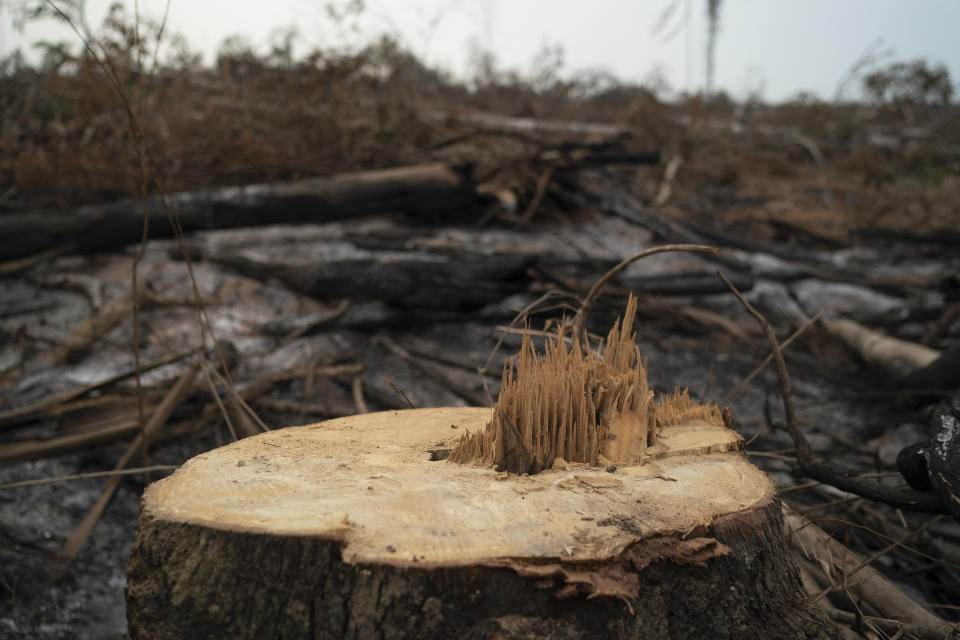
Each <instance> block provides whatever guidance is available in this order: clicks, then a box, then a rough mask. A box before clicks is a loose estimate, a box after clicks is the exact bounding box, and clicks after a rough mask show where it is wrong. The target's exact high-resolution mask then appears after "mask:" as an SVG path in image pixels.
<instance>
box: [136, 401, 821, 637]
mask: <svg viewBox="0 0 960 640" xmlns="http://www.w3.org/2000/svg"><path fill="white" fill-rule="evenodd" d="M491 411H492V410H491V409H489V408H487V409H480V408H439V409H417V410H408V411H390V412H382V413H372V414H364V415H357V416H352V417H347V418H340V419H337V420H330V421H328V422H322V423H319V424H314V425H308V426H303V427H291V428H287V429H282V430H277V431H271V432H268V433H264V434H262V435H259V436H255V437H250V438H247V439H244V440H240V441H239V442H235V443H233V444H230V445H228V446H225V447H222V448H220V449H216V450H214V451H210V452H208V453H205V454H202V455H200V456H197V457H196V458H194V459H192V460H190V461H189V462H187V463H186V464H184V465H183V467H182V468H181V469H179V470H178V471H177V472H176V473H175V474H173V475H172V476H170V477H168V478H165V479H163V480H161V481H159V482H156V483H154V484H153V485H151V486H150V487H149V488H148V489H147V491H146V493H145V495H144V498H143V503H142V507H141V512H140V519H139V523H138V528H137V534H136V541H135V544H134V548H133V551H132V554H131V556H130V561H129V565H128V578H127V592H126V594H127V596H126V597H127V616H128V620H129V627H130V632H131V635H132V637H133V638H136V639H140V640H147V639H150V640H160V639H171V640H173V639H176V640H182V639H184V638H204V639H213V638H230V639H236V638H257V639H261V638H318V639H319V638H444V639H449V638H494V637H495V638H548V637H549V638H571V639H573V638H588V637H589V638H658V639H660V638H690V639H693V638H698V639H699V638H737V639H742V638H831V637H838V636H837V635H836V630H835V628H834V627H832V626H831V625H829V624H828V623H827V622H825V621H824V619H823V618H822V617H821V616H820V615H819V614H818V613H817V612H816V610H815V609H814V608H813V607H812V606H811V605H810V604H809V603H808V601H807V598H806V594H805V592H804V591H803V589H802V587H801V584H800V581H799V578H798V573H797V570H796V568H795V566H794V564H793V562H792V560H791V557H790V555H789V552H788V551H787V548H786V545H785V540H784V536H783V532H782V522H781V513H780V505H779V501H778V499H777V497H776V495H775V488H774V485H773V484H772V482H771V481H770V480H769V479H768V478H767V477H766V476H765V475H764V474H763V473H762V472H761V471H759V470H758V469H756V468H755V467H754V466H752V465H751V464H750V463H749V462H748V461H747V459H746V457H745V456H744V455H743V454H742V453H741V451H740V448H741V446H742V441H741V439H740V438H739V436H738V434H737V433H736V432H734V431H732V430H730V429H728V428H726V427H725V426H723V425H722V424H715V423H712V422H710V421H707V420H685V421H681V423H678V424H674V425H670V426H666V427H664V428H663V429H662V430H661V432H660V434H659V436H658V438H657V440H656V443H655V444H654V445H653V446H651V447H649V449H648V450H647V451H646V452H645V459H644V462H643V464H631V465H617V466H614V465H613V464H606V462H607V461H606V460H605V459H602V464H601V465H600V466H598V465H596V464H591V463H589V462H582V463H573V462H566V461H564V460H562V459H557V460H555V462H554V464H553V465H552V466H551V467H550V468H546V469H543V470H542V471H541V472H540V473H537V474H535V475H527V474H513V473H507V472H506V471H502V472H501V471H497V470H496V468H494V467H492V466H491V465H489V464H487V465H478V464H457V463H455V462H453V461H451V460H449V459H448V456H449V452H450V450H452V449H453V448H454V447H455V446H456V445H457V444H458V442H460V439H461V438H460V437H461V435H462V434H464V433H465V432H466V431H467V430H470V431H472V432H478V431H482V430H483V429H484V428H485V426H487V425H489V424H490V423H491V418H492V416H493V414H492V413H491Z"/></svg>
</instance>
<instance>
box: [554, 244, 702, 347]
mask: <svg viewBox="0 0 960 640" xmlns="http://www.w3.org/2000/svg"><path fill="white" fill-rule="evenodd" d="M665 251H690V252H693V253H709V254H712V255H716V254H717V251H718V250H717V248H716V247H711V246H709V245H705V244H664V245H660V246H659V247H650V248H649V249H646V250H644V251H641V252H640V253H636V254H634V255H632V256H630V257H629V258H626V259H624V260H622V261H621V262H620V264H618V265H617V266H615V267H613V268H612V269H610V270H609V271H607V272H606V273H605V274H603V276H602V277H601V278H600V279H599V280H597V281H596V283H594V285H593V287H591V288H590V292H589V293H587V297H586V298H585V299H584V301H583V304H582V305H580V310H579V311H577V315H575V316H574V318H573V336H574V338H575V339H577V340H580V341H581V342H580V345H581V348H582V349H584V351H589V350H590V347H589V343H588V342H587V330H586V327H587V316H589V315H590V312H591V311H593V305H594V303H596V301H597V297H598V296H599V295H600V292H601V291H602V290H603V287H604V286H606V284H607V283H608V282H610V280H612V279H613V278H614V277H615V276H616V275H617V274H619V273H620V272H621V271H623V270H624V269H626V268H627V267H629V266H630V265H631V264H633V263H634V262H636V261H637V260H642V259H643V258H646V257H647V256H652V255H654V254H657V253H663V252H665Z"/></svg>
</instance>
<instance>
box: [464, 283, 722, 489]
mask: <svg viewBox="0 0 960 640" xmlns="http://www.w3.org/2000/svg"><path fill="white" fill-rule="evenodd" d="M636 311H637V300H636V298H634V297H633V296H631V297H630V300H629V302H628V303H627V310H626V314H625V315H624V317H623V320H622V322H621V320H619V319H618V320H617V321H616V323H614V326H613V328H612V329H611V330H610V333H609V334H608V335H607V340H606V347H605V349H604V350H603V355H602V356H600V355H598V354H594V353H593V352H590V353H584V351H583V350H582V349H580V347H579V344H578V343H577V342H576V338H575V339H574V344H573V346H572V347H569V348H568V346H567V343H566V341H565V340H564V335H563V331H564V330H563V328H562V327H561V328H560V329H558V330H557V332H556V334H554V335H551V336H548V337H547V339H546V345H545V351H544V353H543V354H538V353H537V352H536V351H535V350H534V348H533V343H532V340H531V338H530V334H529V333H525V334H524V337H523V344H522V346H521V347H520V353H519V354H518V355H517V356H516V357H514V358H511V359H510V360H508V361H507V364H506V365H505V367H504V372H503V383H502V386H501V391H500V397H499V398H498V399H497V404H496V406H495V407H494V412H493V417H492V418H491V420H490V422H489V423H488V424H487V426H486V429H485V430H484V431H481V432H475V433H468V434H466V435H464V436H463V438H461V440H460V442H459V443H458V444H457V447H456V448H455V449H454V450H453V452H452V453H451V454H450V460H451V461H453V462H458V463H481V464H493V465H495V466H496V468H497V469H499V470H501V471H509V472H511V473H538V472H540V471H542V470H544V469H547V468H550V467H551V466H552V465H553V464H554V461H555V460H556V459H557V458H561V459H563V460H566V461H570V462H586V463H589V464H597V463H598V462H601V461H603V460H605V461H609V462H613V463H618V464H637V463H641V462H643V460H644V459H645V458H646V451H647V448H648V447H649V446H651V445H653V444H654V442H655V440H656V436H657V433H658V432H659V430H660V429H661V428H663V427H664V426H670V425H675V424H679V423H681V422H684V421H687V420H709V421H713V422H717V421H719V419H720V416H719V411H718V409H717V408H716V406H713V405H698V404H695V403H693V402H692V401H691V400H690V397H689V395H688V394H687V392H686V391H681V390H677V391H676V392H675V393H673V394H670V395H668V396H665V397H663V398H661V399H660V400H659V401H658V402H654V394H653V391H652V390H651V389H650V387H649V385H648V384H647V372H646V368H645V365H644V362H643V359H642V358H641V356H640V350H639V349H638V348H637V346H636V344H635V342H634V333H633V332H632V328H633V321H634V318H635V316H636Z"/></svg>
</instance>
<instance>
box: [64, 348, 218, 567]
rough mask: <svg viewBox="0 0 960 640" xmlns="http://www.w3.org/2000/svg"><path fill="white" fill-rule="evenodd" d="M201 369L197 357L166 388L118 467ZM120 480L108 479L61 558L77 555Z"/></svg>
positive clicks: (119, 466)
mask: <svg viewBox="0 0 960 640" xmlns="http://www.w3.org/2000/svg"><path fill="white" fill-rule="evenodd" d="M199 369H200V362H199V360H198V361H196V362H194V363H193V364H192V365H190V368H189V369H187V370H186V371H185V372H184V373H183V375H181V376H180V379H179V380H177V382H176V384H174V385H173V388H171V389H170V391H169V392H167V395H166V396H164V398H163V401H162V402H161V403H160V405H159V406H158V407H157V409H156V411H154V412H153V414H152V415H151V416H150V419H149V420H148V421H147V423H146V425H145V427H144V429H143V433H141V434H140V435H138V436H137V437H136V438H134V440H133V442H131V443H130V445H129V446H128V447H127V450H126V451H125V452H124V454H123V455H122V456H121V457H120V460H119V461H118V462H117V465H116V469H117V470H119V469H123V468H124V467H126V466H127V464H128V463H129V462H130V460H131V459H132V458H133V456H134V455H135V454H136V453H137V452H138V451H140V448H141V445H142V444H143V441H144V440H146V441H147V442H149V441H150V440H152V439H153V437H154V436H155V435H156V434H157V432H158V431H159V430H160V428H161V427H162V426H163V425H164V424H165V423H166V422H167V420H168V419H169V418H170V416H171V415H172V414H173V412H174V410H176V408H177V407H178V406H180V404H181V403H182V402H183V401H184V400H185V399H186V398H187V397H188V396H189V395H190V394H192V393H193V391H194V384H193V381H194V378H196V376H197V371H198V370H199ZM120 480H121V477H120V476H117V477H113V478H111V479H110V480H108V481H107V484H106V486H104V488H103V492H102V493H101V495H100V498H99V499H98V500H97V502H96V503H95V504H94V505H93V507H92V508H91V509H90V511H89V512H88V513H87V516H86V517H85V518H84V519H83V521H82V522H81V523H80V524H79V525H77V527H76V528H75V529H74V530H73V532H72V533H71V534H70V536H69V537H68V538H67V541H66V542H65V543H64V545H63V547H62V548H61V549H60V553H59V554H58V555H59V557H60V558H61V559H62V560H64V561H66V562H70V561H71V560H73V559H74V558H75V557H76V556H77V553H78V552H79V551H80V549H81V548H82V547H83V545H84V544H85V543H86V541H87V538H88V537H90V532H91V531H93V527H94V526H95V525H96V524H97V521H98V520H99V519H100V516H101V515H102V514H103V510H104V509H106V508H107V504H108V503H109V502H110V498H112V497H113V494H114V492H115V491H116V490H117V487H118V486H119V485H120Z"/></svg>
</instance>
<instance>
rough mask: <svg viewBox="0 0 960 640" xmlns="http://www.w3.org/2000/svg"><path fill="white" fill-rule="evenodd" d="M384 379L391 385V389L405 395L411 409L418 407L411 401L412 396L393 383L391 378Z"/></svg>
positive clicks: (404, 397)
mask: <svg viewBox="0 0 960 640" xmlns="http://www.w3.org/2000/svg"><path fill="white" fill-rule="evenodd" d="M383 381H384V382H386V383H387V384H388V385H390V388H391V389H393V390H394V391H395V392H397V393H398V394H400V395H401V396H403V399H404V400H406V401H407V405H408V406H409V407H410V408H411V409H416V408H417V407H416V405H415V404H413V403H412V402H410V398H408V397H407V394H405V393H404V392H403V390H402V389H399V388H398V387H397V385H395V384H393V381H392V380H390V378H384V379H383Z"/></svg>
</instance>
